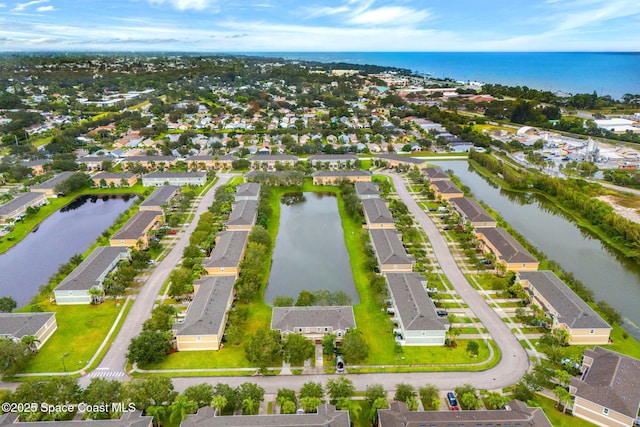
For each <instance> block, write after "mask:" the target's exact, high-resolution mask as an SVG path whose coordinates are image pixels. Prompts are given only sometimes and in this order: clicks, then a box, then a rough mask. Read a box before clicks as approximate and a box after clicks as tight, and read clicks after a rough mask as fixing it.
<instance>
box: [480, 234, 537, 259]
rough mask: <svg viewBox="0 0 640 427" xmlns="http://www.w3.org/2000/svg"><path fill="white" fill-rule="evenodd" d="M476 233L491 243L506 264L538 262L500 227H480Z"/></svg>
mask: <svg viewBox="0 0 640 427" xmlns="http://www.w3.org/2000/svg"><path fill="white" fill-rule="evenodd" d="M476 231H477V232H478V233H480V234H482V235H483V236H484V239H486V240H488V241H489V242H491V244H492V246H493V247H495V248H496V249H497V250H498V252H499V254H495V255H496V256H501V257H502V259H504V260H505V261H506V262H508V263H531V262H533V263H535V262H538V260H537V259H535V258H534V257H533V256H532V255H531V254H530V253H529V252H528V251H527V250H526V249H525V248H524V247H523V246H522V245H521V244H520V243H518V241H517V240H516V239H514V238H513V237H512V236H511V234H509V233H507V231H506V230H505V229H504V228H501V227H480V228H477V229H476Z"/></svg>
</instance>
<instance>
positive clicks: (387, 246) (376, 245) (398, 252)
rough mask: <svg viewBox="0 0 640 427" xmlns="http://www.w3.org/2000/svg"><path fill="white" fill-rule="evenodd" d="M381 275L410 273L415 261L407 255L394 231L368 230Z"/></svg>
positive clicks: (397, 234) (398, 234)
mask: <svg viewBox="0 0 640 427" xmlns="http://www.w3.org/2000/svg"><path fill="white" fill-rule="evenodd" d="M369 234H370V235H371V243H372V244H373V250H374V251H375V253H376V258H377V260H378V266H379V267H380V272H381V273H389V272H391V273H397V272H410V271H411V270H412V268H413V265H414V264H415V259H413V257H411V256H409V255H408V254H407V251H406V250H405V248H404V245H403V244H402V241H401V240H400V233H398V232H397V231H396V230H389V229H376V230H369Z"/></svg>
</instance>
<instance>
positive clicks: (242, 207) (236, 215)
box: [225, 200, 258, 226]
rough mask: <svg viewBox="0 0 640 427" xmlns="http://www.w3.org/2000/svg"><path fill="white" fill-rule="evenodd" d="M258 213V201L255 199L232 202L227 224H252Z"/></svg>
mask: <svg viewBox="0 0 640 427" xmlns="http://www.w3.org/2000/svg"><path fill="white" fill-rule="evenodd" d="M257 215H258V202H257V201H256V200H240V201H239V202H237V203H234V205H233V210H232V211H231V214H230V215H229V219H228V220H227V221H225V224H227V225H247V226H248V225H253V223H254V221H255V220H256V216H257Z"/></svg>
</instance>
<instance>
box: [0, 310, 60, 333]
mask: <svg viewBox="0 0 640 427" xmlns="http://www.w3.org/2000/svg"><path fill="white" fill-rule="evenodd" d="M55 315H56V314H55V313H0V337H14V338H17V339H21V338H22V337H25V336H35V335H36V334H37V332H38V331H39V330H40V328H42V326H43V325H44V324H45V323H47V322H48V321H49V319H51V317H53V316H55Z"/></svg>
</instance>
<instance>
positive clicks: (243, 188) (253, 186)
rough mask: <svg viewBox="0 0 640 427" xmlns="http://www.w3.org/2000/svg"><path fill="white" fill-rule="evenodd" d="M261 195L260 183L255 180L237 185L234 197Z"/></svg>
mask: <svg viewBox="0 0 640 427" xmlns="http://www.w3.org/2000/svg"><path fill="white" fill-rule="evenodd" d="M258 195H260V184H258V183H255V182H247V183H246V184H240V185H238V186H237V187H236V192H235V194H234V197H235V198H236V199H238V198H239V197H256V198H257V197H258Z"/></svg>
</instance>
